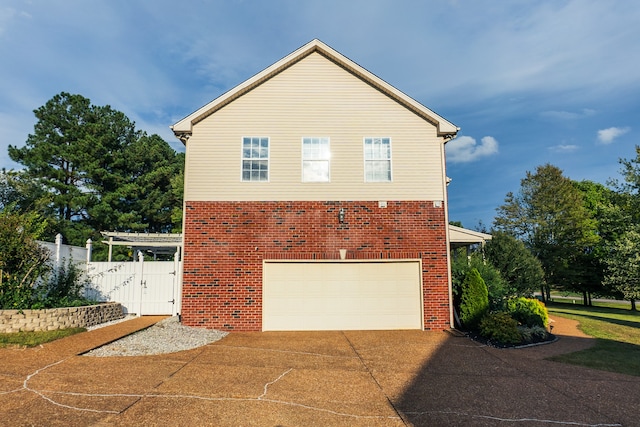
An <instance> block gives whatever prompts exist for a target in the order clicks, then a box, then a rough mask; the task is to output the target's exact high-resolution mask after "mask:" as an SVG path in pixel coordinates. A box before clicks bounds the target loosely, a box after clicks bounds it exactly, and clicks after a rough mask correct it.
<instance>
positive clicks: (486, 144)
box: [445, 135, 498, 163]
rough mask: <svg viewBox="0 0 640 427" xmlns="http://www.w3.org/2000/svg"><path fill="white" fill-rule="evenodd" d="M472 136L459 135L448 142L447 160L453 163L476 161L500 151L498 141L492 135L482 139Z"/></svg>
mask: <svg viewBox="0 0 640 427" xmlns="http://www.w3.org/2000/svg"><path fill="white" fill-rule="evenodd" d="M480 141H481V142H480V144H479V145H478V143H477V142H476V140H475V138H472V137H470V136H466V135H465V136H459V137H457V138H456V139H454V140H453V141H450V142H448V143H447V145H446V146H445V147H446V150H447V160H448V161H450V162H452V163H469V162H474V161H476V160H478V159H480V158H482V157H486V156H490V155H492V154H496V153H497V152H498V141H496V139H495V138H494V137H492V136H485V137H484V138H482V139H481V140H480Z"/></svg>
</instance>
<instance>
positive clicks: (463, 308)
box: [460, 268, 489, 330]
mask: <svg viewBox="0 0 640 427" xmlns="http://www.w3.org/2000/svg"><path fill="white" fill-rule="evenodd" d="M461 294H462V295H461V298H460V322H461V323H462V326H464V327H465V328H468V329H472V330H473V329H477V327H478V325H479V323H480V320H481V319H482V316H484V315H485V313H486V312H487V310H488V309H489V294H488V291H487V285H485V283H484V280H483V279H482V277H481V276H480V273H479V272H478V270H477V269H476V268H472V269H471V270H469V271H468V272H467V274H466V275H465V277H464V281H463V282H462V292H461Z"/></svg>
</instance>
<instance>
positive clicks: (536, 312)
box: [507, 297, 549, 328]
mask: <svg viewBox="0 0 640 427" xmlns="http://www.w3.org/2000/svg"><path fill="white" fill-rule="evenodd" d="M507 309H508V311H509V313H510V314H511V317H513V318H514V319H515V320H516V321H518V323H520V324H521V325H523V326H528V327H533V326H539V327H541V328H546V327H547V326H549V313H548V312H547V307H545V306H544V304H543V303H542V302H540V301H538V300H537V299H533V298H524V297H520V298H514V299H512V300H509V302H507Z"/></svg>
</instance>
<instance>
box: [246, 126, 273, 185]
mask: <svg viewBox="0 0 640 427" xmlns="http://www.w3.org/2000/svg"><path fill="white" fill-rule="evenodd" d="M246 140H250V141H251V144H253V141H254V140H257V141H258V157H253V154H254V152H253V151H252V150H253V149H252V148H251V147H250V148H249V150H250V153H249V157H245V141H246ZM264 140H266V141H267V147H266V150H267V156H266V157H262V153H261V148H262V147H261V146H262V141H264ZM270 158H271V138H270V137H268V136H243V137H242V139H241V141H240V181H241V182H269V179H270V176H271V174H270V164H271V162H270ZM262 161H265V162H266V163H267V169H266V172H267V173H266V175H267V176H266V179H253V174H251V171H252V170H253V169H252V168H251V169H249V171H250V173H249V179H245V176H244V172H245V168H244V166H245V162H251V164H252V165H253V162H262ZM259 172H260V170H259V169H258V175H260V173H259Z"/></svg>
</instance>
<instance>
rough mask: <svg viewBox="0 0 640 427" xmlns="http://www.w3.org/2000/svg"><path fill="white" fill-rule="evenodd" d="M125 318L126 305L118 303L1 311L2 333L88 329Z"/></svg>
mask: <svg viewBox="0 0 640 427" xmlns="http://www.w3.org/2000/svg"><path fill="white" fill-rule="evenodd" d="M123 317H124V311H123V310H122V305H120V303H116V302H108V303H104V304H99V305H90V306H86V307H65V308H48V309H44V310H0V333H12V332H31V331H53V330H56V329H67V328H86V327H89V326H94V325H98V324H100V323H104V322H110V321H112V320H118V319H122V318H123Z"/></svg>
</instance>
